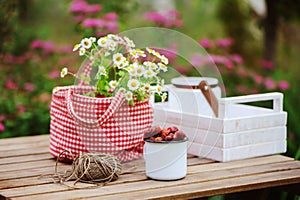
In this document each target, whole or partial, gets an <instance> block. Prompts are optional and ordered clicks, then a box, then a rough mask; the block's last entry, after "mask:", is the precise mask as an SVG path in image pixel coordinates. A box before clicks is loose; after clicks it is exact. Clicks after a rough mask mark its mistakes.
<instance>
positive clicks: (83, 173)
mask: <svg viewBox="0 0 300 200" xmlns="http://www.w3.org/2000/svg"><path fill="white" fill-rule="evenodd" d="M66 152H68V153H70V152H69V151H63V152H61V153H60V154H59V156H58V157H57V160H56V164H55V174H54V177H53V178H54V180H55V182H59V183H64V182H66V181H69V180H75V182H74V185H75V184H76V183H77V182H79V181H80V182H84V183H93V184H98V183H101V182H102V183H103V182H104V183H107V182H110V181H114V180H117V179H118V177H119V175H120V173H121V163H120V161H119V160H118V159H117V158H116V157H115V156H113V155H110V154H100V153H80V154H79V155H78V156H77V157H76V158H73V163H72V170H67V171H65V172H64V173H60V172H58V161H59V159H60V158H61V157H62V155H63V154H64V153H66ZM71 155H72V154H71ZM72 157H73V155H72Z"/></svg>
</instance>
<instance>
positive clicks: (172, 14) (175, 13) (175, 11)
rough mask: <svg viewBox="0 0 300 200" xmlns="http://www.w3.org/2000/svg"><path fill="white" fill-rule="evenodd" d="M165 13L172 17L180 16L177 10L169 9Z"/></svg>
mask: <svg viewBox="0 0 300 200" xmlns="http://www.w3.org/2000/svg"><path fill="white" fill-rule="evenodd" d="M167 14H168V15H169V16H170V17H174V18H179V17H180V13H179V12H178V11H177V10H169V11H168V12H167Z"/></svg>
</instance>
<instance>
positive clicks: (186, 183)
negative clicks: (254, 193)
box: [0, 135, 300, 200]
mask: <svg viewBox="0 0 300 200" xmlns="http://www.w3.org/2000/svg"><path fill="white" fill-rule="evenodd" d="M48 139H49V136H48V135H42V136H33V137H19V138H12V139H2V140H0V194H1V195H2V196H4V197H7V198H11V199H47V200H48V199H49V200H51V199H77V198H82V199H118V200H119V199H159V198H166V199H171V198H176V199H178V198H182V199H187V198H196V197H205V196H212V195H217V194H227V193H233V192H240V191H248V190H255V189H262V188H269V187H278V186H286V185H292V184H293V187H295V184H297V185H299V183H300V161H295V160H293V159H292V158H288V157H284V156H281V155H274V156H265V157H257V158H252V159H246V160H239V161H232V162H226V163H219V162H214V161H212V160H208V159H201V158H197V157H194V156H188V174H187V176H186V177H185V178H184V179H181V180H177V181H155V180H151V179H149V178H147V177H146V175H145V166H144V161H143V159H139V160H136V161H132V162H128V163H125V164H123V166H122V168H123V170H122V174H121V175H120V177H119V179H118V180H117V181H114V182H111V183H108V184H107V185H105V186H102V187H100V186H97V187H95V186H94V185H91V184H85V183H77V184H76V185H75V186H74V187H76V189H75V188H72V187H73V182H72V181H70V182H67V183H66V185H61V184H57V183H54V182H53V179H52V178H51V175H52V174H53V173H54V169H55V162H56V160H55V159H54V158H52V156H51V155H50V154H49V153H48V149H49V142H48ZM70 168H71V166H70V165H68V164H63V163H60V164H59V171H65V170H67V169H70ZM67 185H68V186H71V187H68V186H67Z"/></svg>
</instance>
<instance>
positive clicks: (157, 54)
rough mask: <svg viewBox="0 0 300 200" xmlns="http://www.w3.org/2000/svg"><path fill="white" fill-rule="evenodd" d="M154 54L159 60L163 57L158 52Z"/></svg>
mask: <svg viewBox="0 0 300 200" xmlns="http://www.w3.org/2000/svg"><path fill="white" fill-rule="evenodd" d="M152 54H153V55H155V56H156V57H158V58H160V57H161V55H160V53H159V52H158V51H154V52H153V53H152Z"/></svg>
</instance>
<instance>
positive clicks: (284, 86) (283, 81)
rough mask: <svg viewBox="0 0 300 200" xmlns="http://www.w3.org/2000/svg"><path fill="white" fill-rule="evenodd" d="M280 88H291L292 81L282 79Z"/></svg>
mask: <svg viewBox="0 0 300 200" xmlns="http://www.w3.org/2000/svg"><path fill="white" fill-rule="evenodd" d="M278 88H279V89H280V90H287V89H289V88H290V83H289V82H288V81H286V80H282V81H280V82H279V83H278Z"/></svg>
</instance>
